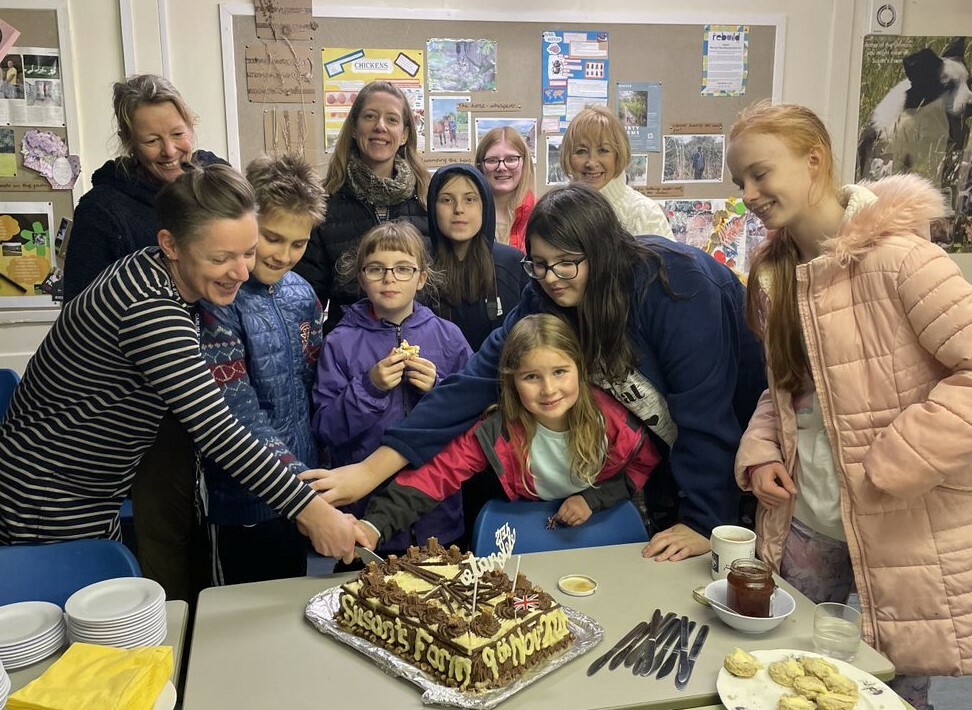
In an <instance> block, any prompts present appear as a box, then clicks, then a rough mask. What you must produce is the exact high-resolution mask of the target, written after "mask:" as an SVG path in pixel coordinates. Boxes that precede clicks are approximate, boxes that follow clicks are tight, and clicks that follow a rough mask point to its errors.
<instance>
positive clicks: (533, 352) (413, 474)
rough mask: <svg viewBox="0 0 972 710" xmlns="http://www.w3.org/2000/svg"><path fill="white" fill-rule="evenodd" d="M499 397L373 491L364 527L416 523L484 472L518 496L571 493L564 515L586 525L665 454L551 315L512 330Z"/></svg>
mask: <svg viewBox="0 0 972 710" xmlns="http://www.w3.org/2000/svg"><path fill="white" fill-rule="evenodd" d="M499 373H500V380H499V404H498V405H495V406H493V407H490V409H489V410H488V413H487V414H486V416H485V417H484V418H483V419H482V420H481V421H479V422H477V423H476V425H475V426H474V427H473V428H472V429H470V430H469V431H468V432H466V433H464V434H463V435H462V436H460V437H459V438H457V439H455V440H454V441H452V442H451V443H450V444H449V445H448V446H447V447H446V448H445V449H443V450H442V452H440V453H439V454H438V455H436V456H435V458H433V459H432V460H431V461H430V462H429V463H427V464H426V465H425V466H423V467H422V468H420V469H418V470H417V471H403V472H402V473H401V474H399V475H398V476H397V477H396V478H395V480H394V481H392V483H391V485H389V487H388V490H387V491H386V492H384V493H382V494H380V495H377V496H374V497H373V498H372V501H371V504H370V505H369V506H368V511H367V514H366V516H365V518H364V519H362V520H361V521H360V523H359V525H360V526H361V530H362V532H363V533H364V534H365V535H367V536H368V539H369V540H368V541H369V544H371V545H374V544H376V542H377V540H378V536H377V535H376V533H377V534H378V535H380V536H381V537H382V538H385V537H388V536H390V535H394V534H395V532H396V531H397V530H403V529H408V528H409V527H410V526H411V525H412V522H413V520H414V519H415V518H416V517H417V516H418V515H420V514H421V512H422V511H423V510H427V509H429V508H431V507H432V506H434V505H436V503H437V501H439V500H441V499H442V498H443V496H444V495H446V494H448V493H450V492H453V491H457V490H459V487H460V486H461V485H462V483H463V482H465V481H467V480H469V479H471V478H473V477H475V476H477V474H480V473H488V475H490V476H494V477H496V478H497V479H498V481H499V483H500V485H501V487H502V489H503V495H504V497H506V498H508V499H509V500H520V499H526V500H562V501H563V502H562V503H561V504H560V508H559V509H558V511H557V514H556V515H555V516H554V517H555V518H556V521H557V522H560V523H563V524H564V525H569V526H572V527H573V526H577V525H583V524H584V523H586V522H587V521H588V520H589V519H590V517H591V516H592V515H593V514H594V513H597V512H599V511H601V510H606V509H608V508H610V507H611V506H613V505H615V504H617V503H620V502H621V501H623V500H628V499H630V497H631V495H632V494H633V493H635V492H637V491H640V490H641V488H642V487H643V486H644V485H645V481H647V480H648V476H649V475H650V474H651V471H652V469H653V468H655V466H656V464H657V463H658V461H659V458H660V457H659V455H658V451H657V450H656V449H655V446H654V444H652V442H651V438H650V437H649V436H648V433H647V431H646V430H645V429H644V428H643V427H642V426H641V425H640V423H638V422H634V421H632V418H631V417H629V416H628V411H627V410H626V409H625V408H624V407H623V406H622V405H621V404H620V403H618V402H617V401H616V400H614V399H613V398H612V397H611V396H610V395H608V394H605V393H604V392H602V391H601V390H599V389H596V388H594V387H591V385H590V383H589V381H588V373H587V370H586V367H585V365H584V354H583V353H582V351H581V347H580V343H578V342H577V336H576V335H574V331H573V330H572V329H571V327H570V326H569V325H567V323H565V322H564V321H562V320H561V319H560V318H557V317H556V316H552V315H546V314H545V315H534V316H527V317H526V318H524V319H523V320H521V321H520V322H519V323H517V324H516V325H515V326H513V329H512V330H511V331H510V336H509V337H508V338H507V339H506V343H505V345H504V346H503V353H502V355H501V357H500V366H499Z"/></svg>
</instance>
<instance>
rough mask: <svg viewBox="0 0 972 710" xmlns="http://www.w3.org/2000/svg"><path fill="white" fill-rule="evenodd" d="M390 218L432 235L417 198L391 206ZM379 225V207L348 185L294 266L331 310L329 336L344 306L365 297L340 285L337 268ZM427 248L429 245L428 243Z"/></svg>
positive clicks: (331, 203)
mask: <svg viewBox="0 0 972 710" xmlns="http://www.w3.org/2000/svg"><path fill="white" fill-rule="evenodd" d="M387 219H388V221H394V220H400V219H407V220H408V221H409V222H411V223H412V224H413V225H415V227H416V228H417V229H418V230H419V231H420V232H421V233H422V234H423V235H426V236H428V233H429V223H428V218H427V217H426V213H425V209H424V208H423V207H422V205H421V204H420V203H419V201H418V196H417V195H412V197H410V198H409V199H407V200H405V201H404V202H400V203H398V204H397V205H392V206H390V207H389V208H388V218H387ZM379 222H380V220H379V219H378V214H377V212H375V208H374V207H372V206H371V205H369V204H368V203H366V202H364V201H363V200H361V199H359V198H358V197H356V196H355V195H354V193H352V192H351V190H350V188H349V187H348V186H347V185H345V186H344V187H342V188H341V189H340V190H339V191H338V192H337V194H334V195H331V196H330V198H329V199H328V202H327V218H326V219H325V220H324V223H323V224H320V225H318V226H317V227H316V228H315V229H314V231H313V232H312V233H311V238H310V242H309V243H308V244H307V251H306V252H304V256H303V258H301V260H300V261H299V262H298V263H297V265H296V266H295V267H294V271H295V272H297V273H298V274H300V275H301V276H303V277H304V278H305V279H307V280H308V281H309V282H310V285H311V286H313V287H314V291H315V292H316V293H317V297H318V298H319V299H320V301H321V305H322V306H324V307H325V308H327V319H326V320H325V321H324V334H325V335H327V334H328V333H330V332H331V331H332V330H334V328H335V327H336V326H337V324H338V323H339V322H340V321H341V315H342V313H343V308H342V307H343V306H349V305H351V304H352V303H355V302H356V301H358V300H360V299H361V298H362V294H361V293H360V291H359V290H358V288H357V286H356V284H352V286H351V287H350V288H349V287H345V286H343V285H341V284H339V283H337V282H336V279H335V272H334V265H335V264H336V263H337V261H338V259H340V258H341V255H342V254H344V253H345V252H347V251H350V250H353V249H356V248H357V246H358V242H359V241H361V237H363V236H364V235H365V233H366V232H367V231H368V230H369V229H371V228H372V227H374V226H376V225H378V224H379ZM426 247H429V245H428V244H426Z"/></svg>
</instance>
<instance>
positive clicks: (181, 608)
mask: <svg viewBox="0 0 972 710" xmlns="http://www.w3.org/2000/svg"><path fill="white" fill-rule="evenodd" d="M188 619H189V605H188V604H186V603H185V602H184V601H171V602H166V603H165V625H166V629H165V640H163V641H162V643H161V644H160V645H162V646H172V684H173V685H175V686H176V687H178V686H179V671H180V666H181V665H182V663H181V659H182V646H183V643H184V642H185V638H186V624H187V622H188ZM63 652H64V650H61V651H59V652H58V653H56V654H54V655H53V656H51V657H49V658H45V659H44V660H43V661H40V662H38V663H35V664H34V665H32V666H27V667H26V668H20V669H19V670H16V671H11V672H10V681H11V686H10V692H11V693H13V692H14V691H15V690H20V689H21V688H23V687H24V686H25V685H27V684H28V683H29V682H30V681H32V680H34V679H36V678H39V677H40V676H41V675H42V674H43V673H44V671H46V670H47V669H48V668H50V667H51V665H52V664H53V663H54V661H56V660H57V659H58V658H60V657H61V654H62V653H63Z"/></svg>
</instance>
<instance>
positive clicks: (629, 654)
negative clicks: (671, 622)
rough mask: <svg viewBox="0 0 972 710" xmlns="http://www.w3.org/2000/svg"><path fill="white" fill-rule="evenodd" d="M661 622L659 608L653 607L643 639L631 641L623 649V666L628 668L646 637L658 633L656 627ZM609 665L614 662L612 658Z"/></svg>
mask: <svg viewBox="0 0 972 710" xmlns="http://www.w3.org/2000/svg"><path fill="white" fill-rule="evenodd" d="M661 623H662V613H661V609H655V613H654V614H652V615H651V622H650V623H649V624H648V633H647V634H646V635H645V637H644V640H642V639H638V643H632V644H629V645H628V648H627V649H625V651H626V652H625V655H624V667H625V668H630V667H631V664H632V663H634V660H635V657H636V656H637V652H638V649H640V648H641V647H642V646H644V645H645V644H646V643H648V639H650V638H652V637H654V636H657V635H658V629H659V627H660V626H661ZM611 665H612V666H613V665H615V664H614V660H613V659H612V662H611Z"/></svg>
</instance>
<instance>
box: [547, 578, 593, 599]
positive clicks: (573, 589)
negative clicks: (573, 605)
mask: <svg viewBox="0 0 972 710" xmlns="http://www.w3.org/2000/svg"><path fill="white" fill-rule="evenodd" d="M557 586H558V587H559V588H560V591H562V592H563V593H564V594H570V595H571V596H572V597H587V596H590V595H591V594H593V593H594V592H595V591H596V590H597V581H596V580H595V579H594V578H593V577H588V576H587V575H586V574H568V575H565V576H563V577H561V578H560V581H559V582H557Z"/></svg>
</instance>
